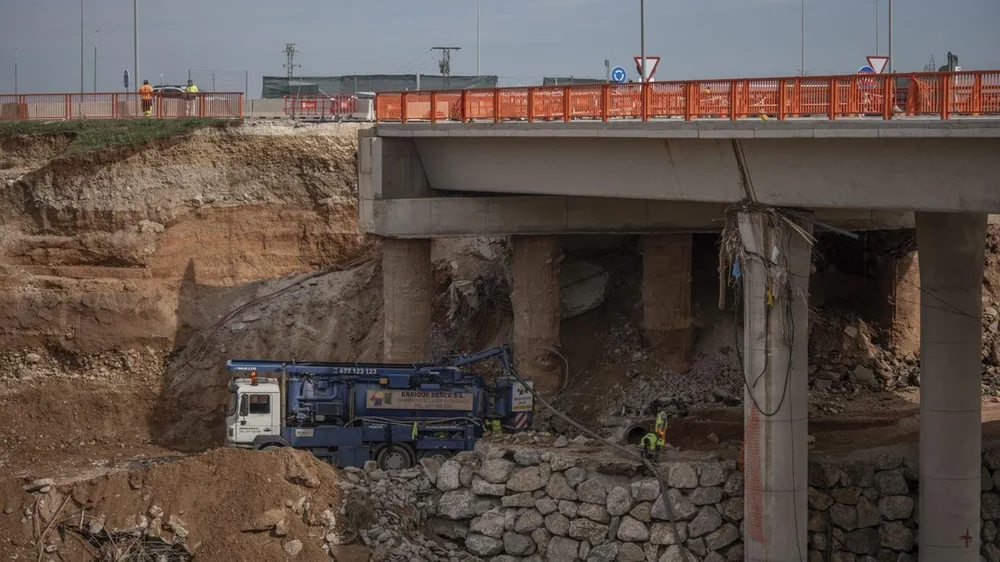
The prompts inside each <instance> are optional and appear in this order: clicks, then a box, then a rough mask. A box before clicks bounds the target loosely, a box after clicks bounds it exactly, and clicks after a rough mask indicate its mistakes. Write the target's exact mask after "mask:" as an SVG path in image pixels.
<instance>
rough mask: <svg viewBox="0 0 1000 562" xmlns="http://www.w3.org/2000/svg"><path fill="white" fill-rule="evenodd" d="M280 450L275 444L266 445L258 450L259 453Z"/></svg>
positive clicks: (279, 446)
mask: <svg viewBox="0 0 1000 562" xmlns="http://www.w3.org/2000/svg"><path fill="white" fill-rule="evenodd" d="M280 448H281V445H278V444H277V443H268V444H267V445H264V446H263V447H261V448H260V450H261V451H277V450H278V449H280Z"/></svg>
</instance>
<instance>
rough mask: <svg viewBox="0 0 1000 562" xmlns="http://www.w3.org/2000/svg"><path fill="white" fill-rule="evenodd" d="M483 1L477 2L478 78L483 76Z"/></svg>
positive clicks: (477, 0)
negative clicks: (481, 55)
mask: <svg viewBox="0 0 1000 562" xmlns="http://www.w3.org/2000/svg"><path fill="white" fill-rule="evenodd" d="M482 4H483V3H482V0H476V76H482V74H483V71H482V67H481V66H480V64H481V62H482V59H481V58H480V53H481V48H482V35H481V32H480V28H481V25H480V21H481V18H480V16H481V13H482V7H483V6H482Z"/></svg>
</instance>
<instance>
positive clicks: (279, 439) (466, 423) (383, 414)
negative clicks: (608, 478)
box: [226, 345, 534, 470]
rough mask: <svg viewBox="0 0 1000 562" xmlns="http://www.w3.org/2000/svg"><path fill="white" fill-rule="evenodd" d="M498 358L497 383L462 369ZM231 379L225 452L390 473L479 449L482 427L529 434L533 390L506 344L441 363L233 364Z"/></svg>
mask: <svg viewBox="0 0 1000 562" xmlns="http://www.w3.org/2000/svg"><path fill="white" fill-rule="evenodd" d="M494 359H495V360H498V361H499V362H500V364H501V367H502V369H503V372H502V374H501V375H500V376H498V377H496V378H495V379H494V380H493V381H492V382H488V381H487V380H486V379H485V378H484V377H482V376H480V375H478V374H476V373H473V372H468V371H467V370H465V368H466V367H469V366H471V365H473V364H475V363H480V362H484V361H488V360H494ZM226 368H227V370H229V371H230V372H232V373H234V376H233V378H232V379H231V380H230V381H229V391H230V393H231V394H232V400H231V401H230V405H229V411H228V413H227V417H226V426H227V435H226V444H227V445H229V446H233V447H244V448H252V449H271V448H277V447H294V448H296V449H303V450H307V451H311V452H312V453H313V454H314V455H316V456H317V457H319V458H321V459H323V460H326V461H328V462H330V463H331V464H334V465H338V466H358V467H360V466H363V465H364V464H365V462H367V461H369V460H375V461H376V462H377V463H378V466H379V467H380V468H382V469H383V470H400V469H405V468H409V467H411V466H413V465H414V463H416V462H417V461H418V460H420V459H422V458H424V457H437V458H447V457H449V456H451V455H453V454H455V453H457V452H459V451H468V450H472V448H473V447H474V446H475V443H476V441H477V440H478V439H479V438H481V437H482V436H483V433H484V428H485V427H487V426H488V427H490V428H491V429H492V428H494V427H496V426H497V425H499V426H500V427H502V428H507V429H509V430H517V429H523V428H526V427H528V426H530V423H531V416H532V413H533V407H534V402H533V399H532V391H531V389H530V386H528V385H530V383H528V382H522V381H521V379H520V378H519V377H518V376H517V375H516V374H515V373H514V371H513V360H512V357H511V353H510V349H509V347H508V346H506V345H504V346H500V347H496V348H493V349H490V350H487V351H484V352H481V353H477V354H474V355H463V356H459V357H458V358H454V359H451V360H447V361H440V362H437V363H423V364H421V363H418V364H385V363H301V362H295V361H253V360H249V361H247V360H229V361H227V362H226Z"/></svg>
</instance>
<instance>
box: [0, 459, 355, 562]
mask: <svg viewBox="0 0 1000 562" xmlns="http://www.w3.org/2000/svg"><path fill="white" fill-rule="evenodd" d="M338 482H339V475H338V473H337V471H336V470H335V469H334V468H332V467H331V466H329V465H328V464H325V463H323V462H322V461H319V460H318V459H316V458H315V457H314V456H313V455H311V454H310V453H307V452H303V451H296V450H293V449H282V450H280V451H277V452H254V451H246V450H241V449H218V450H214V451H210V452H208V453H204V454H201V455H196V456H192V457H187V458H184V459H182V460H169V461H166V462H150V463H147V464H146V465H145V466H141V467H139V468H133V469H132V470H121V471H117V472H111V473H109V474H105V475H102V476H97V477H92V476H91V477H89V478H83V479H80V480H73V479H72V478H67V477H63V478H42V479H35V480H32V481H30V482H28V483H26V484H24V485H23V490H19V492H18V493H17V494H14V493H6V494H4V496H3V498H2V499H3V502H4V508H3V512H2V513H0V537H3V540H2V543H0V551H3V552H6V553H10V554H11V555H15V554H30V556H31V557H32V558H33V559H34V558H35V557H36V556H37V557H38V559H39V560H43V559H44V560H49V559H52V560H56V559H65V560H86V559H97V560H116V561H119V562H124V561H140V560H142V561H144V560H166V561H172V560H177V561H181V560H189V559H196V560H199V559H200V560H222V561H225V560H232V561H242V560H261V561H264V562H267V561H272V560H274V561H278V560H288V559H298V560H310V561H311V560H329V559H330V555H329V552H331V544H333V545H334V546H336V545H337V544H338V543H341V542H344V541H342V540H340V539H339V537H340V536H341V534H340V529H341V528H342V526H343V523H342V522H341V515H340V514H338V510H339V509H340V507H341V503H340V490H339V488H338V487H337V484H338ZM44 555H48V556H47V557H46V556H44ZM367 558H368V557H367V554H365V556H364V558H363V559H365V560H366V559H367Z"/></svg>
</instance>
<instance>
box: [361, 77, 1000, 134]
mask: <svg viewBox="0 0 1000 562" xmlns="http://www.w3.org/2000/svg"><path fill="white" fill-rule="evenodd" d="M900 113H904V114H906V115H930V116H937V117H939V118H941V119H950V118H952V117H954V116H1000V70H990V71H973V72H941V73H919V74H913V73H910V74H892V75H889V74H880V75H873V74H868V75H865V74H852V75H846V76H805V77H791V78H740V79H734V80H690V81H681V82H651V83H646V84H598V85H577V86H538V87H527V88H524V87H522V88H497V89H489V90H486V89H469V90H442V91H429V92H424V91H416V92H391V93H380V94H378V95H377V96H376V118H377V120H378V121H380V122H401V123H408V122H411V121H425V122H431V123H437V122H452V121H454V122H461V123H469V122H474V121H487V122H494V123H499V122H502V121H528V122H535V121H575V120H599V121H608V120H613V119H635V120H640V119H641V120H643V121H647V120H650V119H670V118H673V119H684V120H687V121H690V120H692V119H704V118H716V119H729V120H734V121H735V120H738V119H745V118H760V117H761V116H766V117H768V118H774V119H778V120H784V119H789V118H800V117H807V118H810V117H811V118H824V119H831V120H832V119H839V118H844V117H876V118H881V119H892V118H893V117H894V116H895V115H897V114H900Z"/></svg>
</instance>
